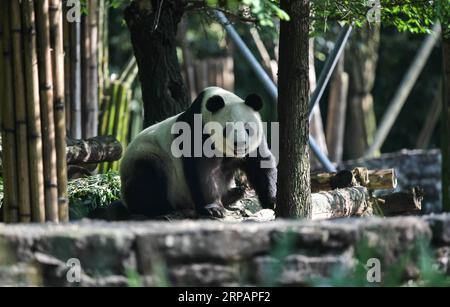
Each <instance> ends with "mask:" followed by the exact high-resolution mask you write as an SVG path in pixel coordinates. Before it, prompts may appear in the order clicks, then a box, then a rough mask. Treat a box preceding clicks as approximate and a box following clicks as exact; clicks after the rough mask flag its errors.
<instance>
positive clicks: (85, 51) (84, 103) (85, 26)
mask: <svg viewBox="0 0 450 307" xmlns="http://www.w3.org/2000/svg"><path fill="white" fill-rule="evenodd" d="M80 27H81V31H80V34H81V35H80V64H81V70H80V71H81V81H80V82H81V135H82V138H83V139H87V137H86V133H87V131H88V129H87V126H88V121H87V118H86V112H87V109H88V108H89V101H88V99H89V85H90V83H91V81H90V80H89V77H90V74H89V62H90V61H89V55H90V52H89V50H90V47H89V46H90V36H89V21H88V17H87V16H86V15H83V16H82V17H81V25H80Z"/></svg>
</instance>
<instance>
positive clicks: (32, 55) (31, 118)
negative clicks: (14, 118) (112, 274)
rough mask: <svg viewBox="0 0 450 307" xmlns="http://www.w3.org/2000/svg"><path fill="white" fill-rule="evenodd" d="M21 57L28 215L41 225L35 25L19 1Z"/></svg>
mask: <svg viewBox="0 0 450 307" xmlns="http://www.w3.org/2000/svg"><path fill="white" fill-rule="evenodd" d="M22 13H23V19H24V30H25V31H24V32H23V34H24V40H23V41H24V51H25V52H24V56H25V75H26V78H25V79H26V98H27V99H26V102H27V111H28V112H27V113H28V114H27V121H28V131H29V148H28V149H29V161H30V189H31V214H32V220H33V222H40V223H43V222H45V199H44V176H43V173H44V165H43V158H42V133H41V112H40V105H39V74H38V64H37V48H36V26H35V16H34V4H33V0H23V2H22Z"/></svg>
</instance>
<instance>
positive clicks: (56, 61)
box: [50, 0, 69, 222]
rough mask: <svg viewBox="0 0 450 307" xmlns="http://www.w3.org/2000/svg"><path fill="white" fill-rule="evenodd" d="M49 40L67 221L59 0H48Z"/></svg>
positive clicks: (61, 208)
mask: <svg viewBox="0 0 450 307" xmlns="http://www.w3.org/2000/svg"><path fill="white" fill-rule="evenodd" d="M50 38H51V39H50V41H51V44H52V46H51V47H52V68H53V79H54V80H53V82H54V87H53V90H54V95H53V98H54V104H53V107H54V115H55V119H54V120H55V146H56V157H57V159H56V170H57V172H56V174H57V179H58V214H59V221H60V222H68V221H69V199H68V195H67V163H66V115H65V102H64V98H65V92H64V85H65V78H64V46H63V10H62V2H61V1H60V0H50Z"/></svg>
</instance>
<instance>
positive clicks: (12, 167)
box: [0, 1, 19, 223]
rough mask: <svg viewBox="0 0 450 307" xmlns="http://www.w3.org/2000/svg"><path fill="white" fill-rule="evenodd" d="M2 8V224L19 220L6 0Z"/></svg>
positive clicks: (8, 17) (8, 6) (7, 5)
mask: <svg viewBox="0 0 450 307" xmlns="http://www.w3.org/2000/svg"><path fill="white" fill-rule="evenodd" d="M2 4H4V6H3V8H4V9H3V10H1V12H0V13H1V15H0V16H1V19H0V23H1V26H2V29H3V31H2V33H3V38H2V48H3V52H2V54H0V56H2V57H3V63H4V67H3V69H4V74H3V75H4V83H3V84H4V89H5V92H4V97H3V98H2V99H0V104H1V110H0V115H1V116H2V127H1V128H2V148H3V154H2V158H3V180H4V181H3V184H4V187H3V188H4V198H3V205H4V209H3V215H4V221H5V222H6V223H15V222H18V221H19V217H18V215H19V210H18V209H19V207H18V199H17V197H18V195H17V186H18V185H17V178H16V174H17V164H16V162H17V161H16V152H17V150H16V141H15V139H16V129H15V122H14V118H15V115H14V113H15V110H14V91H13V71H12V65H11V63H12V59H11V54H12V51H11V26H10V18H11V15H10V13H9V12H10V6H11V2H10V1H3V2H2Z"/></svg>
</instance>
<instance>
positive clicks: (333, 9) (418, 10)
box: [311, 0, 450, 33]
mask: <svg viewBox="0 0 450 307" xmlns="http://www.w3.org/2000/svg"><path fill="white" fill-rule="evenodd" d="M375 2H376V1H367V0H344V1H333V0H313V1H311V11H312V16H314V20H315V27H316V28H318V29H324V30H326V27H327V22H329V21H340V22H344V23H348V24H354V25H356V26H361V25H363V24H364V23H365V22H366V21H367V17H368V14H371V12H373V10H371V9H372V8H373V3H375ZM379 3H380V6H379V9H380V22H381V23H382V24H384V25H393V26H395V27H396V28H397V29H398V30H399V31H410V32H413V33H424V32H430V31H431V26H432V24H433V23H434V22H435V21H436V20H437V21H440V22H441V23H442V24H444V25H445V28H446V31H449V29H450V24H449V23H448V20H449V19H450V1H448V0H394V1H392V0H379Z"/></svg>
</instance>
